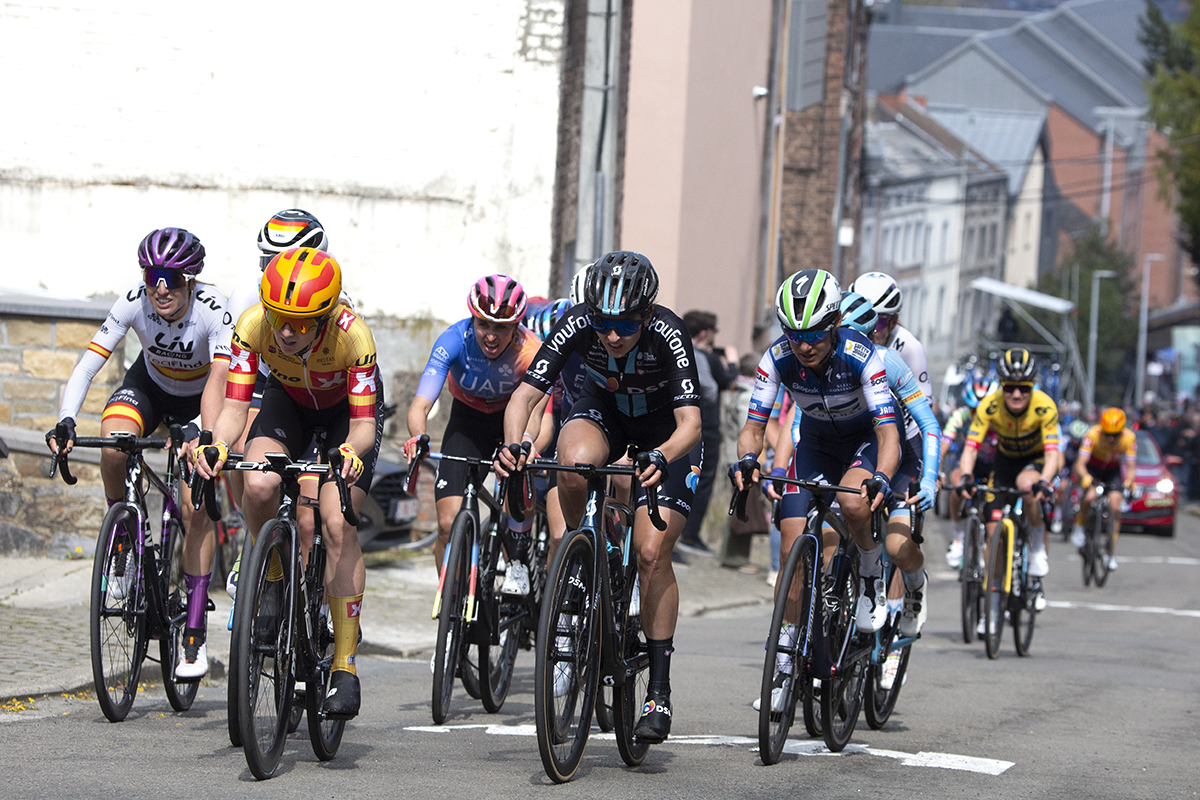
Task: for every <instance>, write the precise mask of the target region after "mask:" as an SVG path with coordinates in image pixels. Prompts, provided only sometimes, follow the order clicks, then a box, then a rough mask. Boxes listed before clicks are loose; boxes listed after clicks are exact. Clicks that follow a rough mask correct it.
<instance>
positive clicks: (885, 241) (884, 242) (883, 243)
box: [879, 228, 892, 263]
mask: <svg viewBox="0 0 1200 800" xmlns="http://www.w3.org/2000/svg"><path fill="white" fill-rule="evenodd" d="M891 237H892V229H891V228H884V229H883V236H882V238H881V239H880V242H879V258H880V260H881V261H883V262H884V263H887V261H888V245H889V244H891V242H890V241H889V240H890V239H891Z"/></svg>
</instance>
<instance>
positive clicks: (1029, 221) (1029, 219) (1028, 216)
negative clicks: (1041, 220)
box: [1024, 211, 1033, 250]
mask: <svg viewBox="0 0 1200 800" xmlns="http://www.w3.org/2000/svg"><path fill="white" fill-rule="evenodd" d="M1031 230H1033V214H1032V212H1029V211H1026V212H1025V236H1024V239H1025V249H1026V250H1028V249H1029V248H1030V246H1031V245H1030V241H1029V233H1030V231H1031Z"/></svg>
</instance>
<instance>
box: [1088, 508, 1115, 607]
mask: <svg viewBox="0 0 1200 800" xmlns="http://www.w3.org/2000/svg"><path fill="white" fill-rule="evenodd" d="M1102 509H1103V510H1102V511H1101V513H1100V525H1099V529H1098V530H1097V531H1096V546H1095V556H1094V558H1093V559H1092V580H1093V581H1095V583H1096V588H1097V589H1102V588H1104V584H1105V582H1106V581H1107V580H1108V554H1109V553H1111V552H1112V532H1113V512H1112V506H1111V505H1109V504H1108V503H1105V504H1104V506H1102Z"/></svg>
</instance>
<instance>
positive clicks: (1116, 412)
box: [1100, 408, 1125, 434]
mask: <svg viewBox="0 0 1200 800" xmlns="http://www.w3.org/2000/svg"><path fill="white" fill-rule="evenodd" d="M1100 430H1101V431H1102V432H1104V433H1111V434H1117V433H1120V432H1121V431H1123V430H1125V412H1124V411H1122V410H1121V409H1119V408H1106V409H1104V413H1103V414H1101V415H1100Z"/></svg>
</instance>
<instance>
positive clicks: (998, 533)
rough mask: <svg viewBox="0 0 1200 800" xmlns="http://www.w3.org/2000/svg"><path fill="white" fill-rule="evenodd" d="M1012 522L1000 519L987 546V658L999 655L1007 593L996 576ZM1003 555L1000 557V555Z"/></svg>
mask: <svg viewBox="0 0 1200 800" xmlns="http://www.w3.org/2000/svg"><path fill="white" fill-rule="evenodd" d="M1012 532H1013V522H1012V520H1010V519H1007V518H1005V519H1002V520H1000V522H999V524H997V525H996V528H995V530H994V531H993V532H992V541H991V544H990V545H989V546H988V559H987V567H986V570H987V578H988V581H987V591H986V592H985V594H986V598H985V604H984V607H983V613H984V629H983V631H984V632H983V645H984V648H985V649H986V650H987V657H988V658H996V657H998V656H999V655H1000V639H1001V637H1002V636H1003V635H1004V612H1005V610H1006V609H1007V608H1008V592H1006V591H1004V578H1003V576H997V575H996V574H995V573H996V570H997V564H999V563H1000V561H999V559H1001V558H1007V557H1008V556H1007V553H1008V541H1009V539H1008V537H1010V536H1011V535H1012ZM1001 553H1003V554H1004V555H1003V556H1001V555H1000V554H1001Z"/></svg>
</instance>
